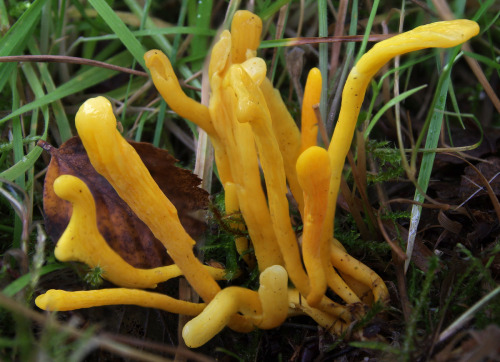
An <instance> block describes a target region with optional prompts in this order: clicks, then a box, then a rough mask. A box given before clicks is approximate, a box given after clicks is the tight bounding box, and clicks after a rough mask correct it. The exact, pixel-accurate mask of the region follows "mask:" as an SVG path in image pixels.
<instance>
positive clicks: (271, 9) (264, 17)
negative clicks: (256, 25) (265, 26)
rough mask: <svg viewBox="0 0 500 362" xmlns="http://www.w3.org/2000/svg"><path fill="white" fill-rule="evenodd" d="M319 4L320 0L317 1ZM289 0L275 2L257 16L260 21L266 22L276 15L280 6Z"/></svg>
mask: <svg viewBox="0 0 500 362" xmlns="http://www.w3.org/2000/svg"><path fill="white" fill-rule="evenodd" d="M319 1H320V2H321V1H322V0H319ZM289 2H290V0H279V1H275V2H274V3H273V4H272V5H271V6H269V7H267V8H266V9H265V10H263V11H262V12H261V13H260V14H259V16H260V18H261V19H262V21H266V20H267V19H269V18H270V17H271V16H273V15H274V14H275V13H277V12H278V11H279V10H280V9H281V7H282V6H285V5H286V4H288V3H289Z"/></svg>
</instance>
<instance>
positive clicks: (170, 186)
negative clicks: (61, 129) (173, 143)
mask: <svg viewBox="0 0 500 362" xmlns="http://www.w3.org/2000/svg"><path fill="white" fill-rule="evenodd" d="M130 144H131V145H132V146H133V147H134V148H135V150H136V151H137V153H138V154H139V156H140V157H141V159H142V160H143V162H144V164H145V165H146V167H147V168H148V170H149V172H150V173H151V176H152V177H153V179H154V180H155V181H156V182H157V183H158V185H159V186H160V188H161V190H162V191H163V192H164V193H165V195H166V196H167V197H168V198H169V199H170V201H172V203H173V204H174V205H175V206H176V208H177V210H178V213H179V218H180V220H181V223H182V225H183V226H184V228H185V229H186V231H187V232H188V233H189V234H190V235H191V236H193V237H195V236H197V235H200V234H201V233H203V231H204V230H205V224H204V223H203V222H201V221H200V220H198V219H196V218H195V217H193V216H192V215H193V214H194V213H195V212H196V211H197V210H200V209H203V208H206V207H207V204H208V193H207V192H206V191H205V190H203V189H200V188H199V187H198V185H199V184H200V179H199V178H198V177H197V176H195V175H194V174H192V173H191V172H190V171H188V170H184V169H181V168H179V167H177V166H175V162H177V160H176V159H175V158H174V157H173V156H171V155H170V154H169V153H168V152H167V151H165V150H161V149H158V148H156V147H153V146H152V145H151V144H149V143H138V142H130ZM41 146H42V147H43V148H44V149H45V150H46V151H48V152H49V153H50V155H51V161H50V164H49V168H48V171H47V175H46V176H45V185H44V192H43V201H44V202H43V203H44V213H45V225H46V230H47V233H48V234H49V235H50V236H51V237H52V239H53V240H59V238H60V236H61V235H62V233H63V232H64V230H65V229H66V226H67V225H68V222H69V218H70V215H71V204H70V203H69V202H67V201H65V200H62V199H60V198H59V197H58V196H56V194H55V193H54V189H53V184H54V180H55V179H56V178H57V177H58V176H59V175H64V174H69V175H73V176H76V177H78V178H80V179H81V180H83V181H84V182H85V183H86V184H87V186H88V187H89V189H90V191H91V192H92V195H93V196H94V199H95V202H96V208H97V219H98V228H99V231H100V232H101V234H102V235H103V236H104V238H105V239H106V241H107V242H108V244H109V245H110V246H111V247H112V248H113V249H114V250H116V251H117V252H118V253H119V254H120V255H121V256H122V257H123V259H125V260H126V261H127V262H128V263H129V264H131V265H133V266H135V267H138V268H153V267H157V266H161V265H168V264H171V263H172V261H171V260H170V258H169V256H168V254H167V253H166V250H165V247H164V246H163V244H162V243H161V242H160V241H159V240H158V239H156V238H155V237H154V235H153V234H152V232H151V231H150V230H149V228H148V227H147V226H146V225H145V224H144V223H143V222H142V221H141V220H140V219H139V218H138V217H137V216H136V215H135V214H134V213H133V211H132V210H131V209H130V207H129V206H128V205H127V204H126V203H125V202H124V201H123V200H122V199H121V198H120V197H119V196H118V194H117V193H116V192H115V190H114V189H113V187H112V186H111V185H110V184H109V182H108V181H107V180H106V179H105V178H104V177H102V176H101V175H100V174H98V173H97V172H96V171H95V170H94V168H93V167H92V165H91V163H90V161H89V158H88V156H87V153H86V152H85V148H84V147H83V145H82V143H81V141H80V139H79V138H78V137H73V138H71V139H69V140H68V141H67V142H65V143H64V144H63V145H61V147H60V148H58V149H57V148H54V147H52V146H50V145H49V144H47V143H44V144H42V145H41Z"/></svg>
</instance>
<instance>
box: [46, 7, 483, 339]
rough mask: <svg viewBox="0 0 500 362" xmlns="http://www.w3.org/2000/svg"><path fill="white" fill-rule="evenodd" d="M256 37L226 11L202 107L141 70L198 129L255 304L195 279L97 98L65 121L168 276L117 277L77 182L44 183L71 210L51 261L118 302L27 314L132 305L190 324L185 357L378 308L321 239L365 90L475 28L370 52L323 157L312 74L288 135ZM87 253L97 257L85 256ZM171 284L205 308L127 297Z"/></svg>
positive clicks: (166, 68)
mask: <svg viewBox="0 0 500 362" xmlns="http://www.w3.org/2000/svg"><path fill="white" fill-rule="evenodd" d="M261 30H262V22H261V20H260V19H259V17H257V16H256V15H255V14H252V13H251V12H248V11H238V12H237V13H236V14H235V15H234V18H233V21H232V25H231V31H228V30H225V31H223V32H222V33H221V34H220V37H219V40H218V42H217V43H216V44H215V45H214V47H213V50H212V55H211V58H210V62H209V67H208V76H209V81H210V88H211V93H210V102H209V105H208V106H205V105H202V104H200V103H198V102H196V101H195V100H192V99H190V98H188V97H187V96H186V94H184V92H183V91H182V89H181V86H180V84H179V81H178V79H177V77H176V75H175V73H174V70H173V68H172V66H171V64H170V61H169V60H168V58H167V57H166V56H165V55H164V54H162V53H161V52H160V51H159V50H151V51H149V52H147V53H146V54H145V56H144V58H145V60H146V65H147V67H148V68H149V70H150V72H151V77H152V79H153V82H154V84H155V86H156V87H157V89H158V91H159V92H160V94H161V95H162V96H163V98H164V99H165V100H166V102H167V103H168V104H169V106H170V107H171V108H172V109H173V110H174V111H175V112H177V113H178V114H179V115H181V116H182V117H184V118H187V119H189V120H191V121H193V122H194V123H196V124H197V125H198V126H199V127H201V128H203V129H204V130H205V131H206V132H207V134H208V135H209V137H210V139H211V141H212V143H213V146H214V149H215V160H216V164H217V169H218V171H219V177H220V181H221V183H222V186H223V187H224V190H225V193H226V198H225V203H226V210H228V212H238V211H239V212H241V214H242V216H243V218H244V220H245V224H246V227H247V229H248V234H249V236H250V241H249V240H247V239H246V238H237V239H236V240H235V243H236V247H237V250H238V252H240V253H242V254H243V253H245V252H246V251H247V250H248V249H249V248H250V247H252V248H253V250H254V253H255V259H254V258H251V257H248V256H245V257H244V258H243V259H244V260H245V261H246V262H247V263H248V264H249V265H252V264H253V263H254V262H255V261H256V262H257V263H258V268H259V270H260V272H261V274H260V286H259V289H258V291H253V290H249V289H246V288H243V287H236V286H231V287H227V288H225V289H221V288H220V286H219V284H218V283H217V282H216V280H218V279H220V278H221V277H222V275H221V273H220V272H218V271H217V270H213V269H210V268H207V267H204V266H203V265H202V264H201V263H200V262H199V261H198V260H197V259H196V258H195V256H194V254H193V251H192V247H193V244H194V241H193V240H192V239H191V238H190V237H189V235H188V234H187V233H186V232H185V230H184V229H183V228H182V226H181V224H180V222H179V219H178V217H177V210H176V209H175V207H174V206H173V205H172V204H171V203H170V201H169V200H168V199H167V198H166V197H165V195H164V194H163V193H162V192H161V191H160V189H159V188H158V186H157V185H156V183H155V182H154V181H153V179H152V178H151V175H150V174H149V172H148V171H147V169H146V168H145V166H144V164H143V163H142V161H141V160H140V158H139V156H138V155H137V153H135V151H134V150H133V148H132V147H130V146H129V144H128V143H127V142H126V141H125V139H124V138H123V137H122V136H121V135H120V133H119V132H118V131H117V129H116V120H115V118H114V115H113V113H112V109H111V105H110V104H109V102H108V101H107V100H106V99H104V98H102V97H98V98H94V99H91V100H88V101H87V102H85V103H84V104H83V105H82V107H81V108H80V111H79V112H78V114H77V117H76V127H77V130H78V133H79V135H80V137H81V138H82V142H83V144H84V146H85V149H86V150H87V153H88V155H89V158H90V160H91V162H92V165H93V166H94V168H95V169H96V170H97V171H98V172H99V173H101V174H102V175H103V176H104V177H106V179H107V180H108V181H109V182H110V183H111V185H112V186H113V187H114V188H115V190H116V191H117V192H118V194H119V195H120V197H122V198H123V200H125V202H126V203H127V204H128V205H129V206H130V207H131V208H132V210H134V212H135V213H136V214H137V215H138V217H139V218H141V220H143V221H144V222H145V223H146V225H148V226H149V227H150V229H151V230H152V231H153V233H154V235H155V236H156V237H157V238H158V239H159V240H161V242H162V243H163V244H164V245H165V247H166V248H167V251H168V253H169V254H170V255H171V256H172V259H173V260H174V262H175V266H171V267H169V268H168V269H167V268H157V269H153V270H148V271H143V270H137V269H135V268H132V267H131V266H129V265H127V264H126V263H125V262H124V261H123V260H122V259H121V258H119V257H118V256H117V255H116V253H114V252H113V251H112V250H110V249H109V247H105V246H104V244H105V243H104V244H103V240H102V237H101V236H100V235H99V233H98V231H97V228H96V226H95V223H96V221H95V206H94V204H93V200H92V196H91V195H90V192H88V190H87V189H86V186H85V185H84V184H83V182H81V181H80V180H77V179H76V180H75V179H74V178H72V177H62V178H61V179H58V181H57V182H56V185H55V187H56V192H57V193H58V194H59V195H60V196H61V197H62V198H64V199H66V200H69V201H70V202H71V203H72V205H73V217H72V218H71V222H70V225H69V226H68V229H67V230H66V232H65V233H64V235H63V237H62V238H61V240H60V241H59V244H58V246H57V250H56V256H57V257H58V258H61V259H62V260H78V261H82V262H85V263H87V264H89V265H91V266H95V265H101V266H102V267H104V270H105V274H104V276H105V277H107V278H108V279H109V280H110V281H112V282H113V283H115V284H117V285H120V286H123V287H127V288H118V289H113V290H101V291H92V293H90V292H89V293H86V292H74V293H71V292H64V291H48V292H47V293H46V294H45V295H42V296H40V297H38V298H37V305H38V306H39V307H40V308H43V309H48V310H68V309H70V308H88V307H91V306H100V305H109V304H124V303H133V304H137V305H143V306H150V307H155V308H162V309H165V310H169V311H172V312H174V313H182V314H188V315H194V316H195V317H194V318H193V319H192V320H191V321H190V322H188V323H187V324H186V326H185V328H184V330H183V333H182V335H183V337H184V339H185V342H186V344H187V345H188V346H190V347H198V346H201V345H203V344H204V343H206V342H207V341H209V340H210V339H211V338H212V337H213V336H215V335H216V334H217V333H219V332H220V331H221V330H222V329H223V328H224V327H225V326H229V327H230V328H232V329H234V330H236V331H239V332H248V331H251V330H252V329H254V328H263V329H266V328H274V327H277V326H279V325H280V324H281V323H283V321H284V320H285V319H286V318H287V317H291V316H295V315H298V314H306V315H309V316H310V317H311V318H312V319H314V320H315V321H316V322H317V323H318V324H319V325H320V326H321V327H323V328H324V329H325V330H327V331H329V332H331V333H336V334H341V333H344V332H346V331H347V329H348V328H349V325H350V324H351V323H352V322H353V321H354V316H353V315H352V314H351V312H350V311H351V310H354V309H353V308H351V306H350V305H351V304H353V303H362V302H361V301H365V302H368V301H374V302H381V303H387V302H388V301H389V293H388V290H387V287H386V285H385V283H384V281H383V280H382V278H381V277H380V276H379V275H377V274H376V273H375V272H374V271H373V270H371V269H370V268H369V267H368V266H366V265H364V264H363V263H361V262H360V261H358V260H356V259H355V258H353V257H352V256H350V255H349V254H348V253H347V251H346V250H345V249H344V248H343V246H342V245H341V244H340V242H338V241H337V240H336V239H335V238H334V237H333V221H334V216H335V204H336V199H337V194H338V189H339V182H340V177H341V174H342V169H343V166H344V162H345V157H346V154H347V152H348V150H349V148H350V145H351V141H352V137H353V133H354V129H355V126H356V121H357V118H358V115H359V111H360V109H361V104H362V102H363V98H364V94H365V92H366V87H367V86H368V84H369V82H370V80H371V78H372V77H373V76H374V75H375V74H376V73H377V72H378V70H379V69H380V68H381V67H382V66H383V65H384V64H385V63H387V62H388V61H389V60H390V59H391V58H393V57H394V56H396V55H400V54H405V53H408V52H411V51H415V50H418V49H423V48H429V47H452V46H456V45H459V44H461V43H463V42H465V41H467V40H468V39H470V38H471V37H473V36H474V35H476V34H477V33H478V31H479V28H478V26H477V24H476V23H475V22H473V21H468V20H456V21H449V22H440V23H435V24H430V25H425V26H421V27H418V28H416V29H414V30H412V31H409V32H407V33H403V34H400V35H397V36H394V37H392V38H390V39H388V40H385V41H382V42H380V43H378V44H377V45H375V46H374V47H373V48H372V49H371V50H370V51H369V52H367V53H366V54H365V55H364V56H363V57H361V59H360V60H359V62H358V63H357V64H356V65H355V66H354V68H353V69H352V71H351V73H350V75H349V77H348V79H347V82H346V85H345V87H344V91H343V96H342V105H341V111H340V115H339V120H338V122H337V126H336V128H335V131H334V134H333V136H332V139H331V142H330V146H329V148H328V149H324V148H322V147H320V146H318V145H317V142H316V138H317V122H318V121H317V120H316V117H315V115H314V110H313V107H314V106H315V105H316V104H317V103H318V102H319V101H320V99H319V97H320V89H321V82H322V79H321V74H320V72H319V71H318V70H317V69H313V70H311V73H310V74H309V77H308V81H307V85H306V90H305V95H304V100H303V109H302V130H301V131H300V130H299V129H298V127H297V126H296V123H295V122H294V120H293V118H292V117H291V116H290V114H289V112H288V111H287V109H286V106H285V104H284V103H283V100H282V99H281V97H280V95H279V92H278V91H277V90H276V89H274V88H273V86H272V84H271V82H270V81H269V80H268V79H267V78H266V76H265V75H266V73H267V69H266V63H265V62H264V60H263V59H261V58H258V57H257V48H258V45H259V41H260V36H261ZM260 167H261V168H262V171H263V175H264V181H265V186H266V193H264V190H263V188H262V183H261V171H260ZM80 190H83V193H81V194H80V193H79V192H80ZM85 190H86V191H85ZM288 190H290V191H291V193H292V195H293V198H294V199H295V202H296V205H298V209H299V212H300V214H301V216H302V221H303V224H304V228H303V233H302V242H301V243H299V236H298V235H296V233H295V232H294V230H293V228H292V224H291V218H290V214H289V209H290V205H289V196H288V195H287V194H288ZM88 235H92V238H93V242H92V243H89V244H88V245H80V244H82V239H83V238H84V237H85V238H88ZM68 238H72V239H74V240H76V242H77V244H78V245H77V246H74V247H73V246H72V247H71V248H73V249H72V251H68V250H66V248H67V246H68V245H69V244H68V240H67V239H68ZM249 243H251V245H250V244H249ZM96 250H100V251H102V253H101V254H100V255H96V254H97V253H96ZM176 268H178V269H176ZM174 269H175V270H174ZM181 273H182V274H183V275H184V276H185V277H186V279H187V281H188V282H189V283H190V284H191V286H192V287H193V288H194V290H195V291H196V292H197V293H199V294H200V296H201V297H202V298H203V300H204V301H205V302H206V304H192V303H188V302H182V301H178V300H175V299H173V298H170V297H168V296H164V297H165V298H162V297H161V296H159V295H157V294H154V295H153V294H148V293H152V292H146V291H140V290H138V289H137V288H154V287H155V286H156V284H157V283H159V282H161V281H163V280H166V279H168V278H170V277H173V276H177V275H180V274H181ZM291 285H293V287H291ZM128 288H136V289H128ZM327 292H328V293H329V294H331V293H335V294H336V295H337V296H338V300H343V303H337V302H334V301H333V300H331V299H329V298H328V297H327V296H326V294H327ZM143 293H146V294H143ZM367 293H369V294H370V295H368V296H367V295H366V294H367ZM358 309H359V308H358Z"/></svg>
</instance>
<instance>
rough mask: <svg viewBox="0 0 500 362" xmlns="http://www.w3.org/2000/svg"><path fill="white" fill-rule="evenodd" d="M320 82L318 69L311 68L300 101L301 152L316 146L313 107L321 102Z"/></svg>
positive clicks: (316, 126)
mask: <svg viewBox="0 0 500 362" xmlns="http://www.w3.org/2000/svg"><path fill="white" fill-rule="evenodd" d="M321 82H322V81H321V72H320V71H319V69H318V68H312V69H311V70H310V71H309V75H308V76H307V82H306V87H305V89H304V99H303V100H302V119H301V135H302V138H301V141H302V142H301V149H302V151H304V150H306V149H307V148H309V147H311V146H316V144H317V138H318V120H317V118H316V113H315V112H314V106H317V105H318V104H319V102H320V100H321Z"/></svg>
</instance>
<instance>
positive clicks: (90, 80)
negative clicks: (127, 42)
mask: <svg viewBox="0 0 500 362" xmlns="http://www.w3.org/2000/svg"><path fill="white" fill-rule="evenodd" d="M130 61H131V59H130V55H129V54H128V53H127V52H122V53H120V54H118V55H116V56H115V57H113V58H111V59H109V60H108V63H111V64H115V65H119V66H122V67H126V66H128V65H130ZM115 74H116V71H114V70H109V69H104V68H94V67H93V68H90V69H87V70H85V71H83V72H81V73H80V74H79V75H78V76H76V77H74V78H73V79H71V80H70V81H69V82H66V83H65V84H63V85H61V86H59V87H57V88H56V89H55V90H54V91H53V92H50V93H47V94H46V95H44V96H43V97H41V98H38V99H36V100H34V101H33V102H31V103H28V104H26V105H24V106H22V107H21V108H19V109H18V110H16V111H15V112H12V113H11V114H9V115H8V116H6V117H4V118H2V119H0V124H2V123H4V122H6V121H7V120H9V119H12V118H13V117H16V116H19V115H20V114H23V113H25V112H29V111H32V110H34V109H37V108H39V107H41V106H43V105H46V104H49V103H52V102H54V101H57V100H59V99H61V98H63V97H66V96H69V95H71V94H75V93H77V92H80V91H82V90H84V89H87V88H89V87H92V86H94V85H96V84H99V83H101V82H102V81H103V80H105V79H108V78H111V77H112V76H113V75H115Z"/></svg>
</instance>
